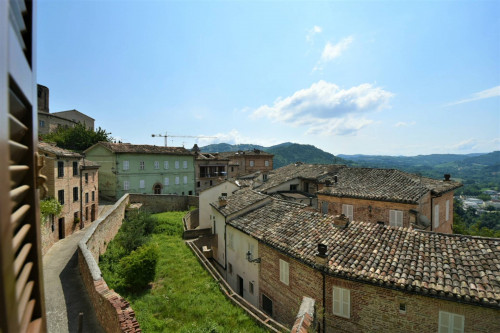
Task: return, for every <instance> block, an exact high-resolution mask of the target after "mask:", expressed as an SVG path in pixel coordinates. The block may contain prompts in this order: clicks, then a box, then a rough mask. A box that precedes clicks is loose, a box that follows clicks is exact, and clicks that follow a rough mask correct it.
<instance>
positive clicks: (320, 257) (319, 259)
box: [314, 243, 328, 266]
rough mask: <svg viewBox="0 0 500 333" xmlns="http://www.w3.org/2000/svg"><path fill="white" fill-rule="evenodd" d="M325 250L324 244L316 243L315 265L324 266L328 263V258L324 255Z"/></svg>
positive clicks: (326, 247)
mask: <svg viewBox="0 0 500 333" xmlns="http://www.w3.org/2000/svg"><path fill="white" fill-rule="evenodd" d="M327 249H328V246H326V245H325V244H321V243H318V253H317V254H316V256H315V257H314V260H315V261H316V264H318V265H320V266H326V264H327V263H328V256H327V254H326V250H327Z"/></svg>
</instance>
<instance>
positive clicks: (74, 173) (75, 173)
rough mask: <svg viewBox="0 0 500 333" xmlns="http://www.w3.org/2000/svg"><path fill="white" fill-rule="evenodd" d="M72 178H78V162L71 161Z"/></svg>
mask: <svg viewBox="0 0 500 333" xmlns="http://www.w3.org/2000/svg"><path fill="white" fill-rule="evenodd" d="M73 176H78V162H77V161H73Z"/></svg>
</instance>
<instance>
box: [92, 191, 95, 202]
mask: <svg viewBox="0 0 500 333" xmlns="http://www.w3.org/2000/svg"><path fill="white" fill-rule="evenodd" d="M92 201H95V191H92Z"/></svg>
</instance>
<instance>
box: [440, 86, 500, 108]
mask: <svg viewBox="0 0 500 333" xmlns="http://www.w3.org/2000/svg"><path fill="white" fill-rule="evenodd" d="M499 96H500V86H496V87H493V88H490V89H486V90H483V91H480V92H477V93H474V94H472V96H471V97H469V98H466V99H462V100H459V101H456V102H453V103H449V104H447V105H445V106H452V105H457V104H463V103H469V102H473V101H477V100H480V99H485V98H491V97H499Z"/></svg>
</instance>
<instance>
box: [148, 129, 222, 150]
mask: <svg viewBox="0 0 500 333" xmlns="http://www.w3.org/2000/svg"><path fill="white" fill-rule="evenodd" d="M151 136H152V137H153V138H155V137H163V138H165V147H167V146H168V145H167V140H168V138H169V137H170V138H197V139H199V138H204V139H207V138H208V139H215V138H217V137H216V136H194V135H170V134H167V132H165V134H151Z"/></svg>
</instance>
